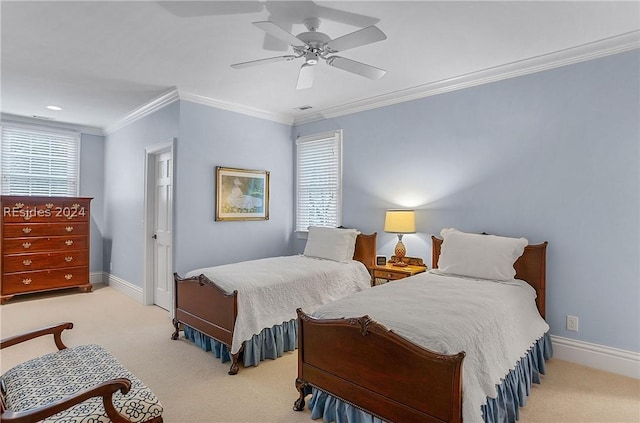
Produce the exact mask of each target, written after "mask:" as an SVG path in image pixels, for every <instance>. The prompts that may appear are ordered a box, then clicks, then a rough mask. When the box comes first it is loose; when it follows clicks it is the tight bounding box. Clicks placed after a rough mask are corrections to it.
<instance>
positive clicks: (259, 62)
mask: <svg viewBox="0 0 640 423" xmlns="http://www.w3.org/2000/svg"><path fill="white" fill-rule="evenodd" d="M297 58H298V56H293V55H287V56H276V57H268V58H266V59H258V60H251V61H249V62H242V63H234V64H233V65H231V67H232V68H234V69H242V68H247V67H249V66H256V65H265V64H267V63H274V62H282V61H284V60H293V59H297Z"/></svg>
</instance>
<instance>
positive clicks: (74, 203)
mask: <svg viewBox="0 0 640 423" xmlns="http://www.w3.org/2000/svg"><path fill="white" fill-rule="evenodd" d="M2 218H3V220H4V222H5V223H18V222H29V223H31V222H73V221H78V222H86V221H88V220H89V202H88V201H86V200H78V199H74V198H69V199H68V200H51V199H47V198H38V199H16V200H14V201H6V200H5V201H3V203H2Z"/></svg>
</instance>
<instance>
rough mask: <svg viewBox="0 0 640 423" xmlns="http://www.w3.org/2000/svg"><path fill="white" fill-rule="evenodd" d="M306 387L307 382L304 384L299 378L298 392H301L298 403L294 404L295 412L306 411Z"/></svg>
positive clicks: (297, 382)
mask: <svg viewBox="0 0 640 423" xmlns="http://www.w3.org/2000/svg"><path fill="white" fill-rule="evenodd" d="M306 387H307V383H306V382H304V381H303V380H301V379H299V378H296V389H297V390H298V392H300V397H299V398H298V399H297V400H296V402H294V403H293V410H294V411H302V410H304V397H305V396H306V394H305V392H304V391H305V388H306Z"/></svg>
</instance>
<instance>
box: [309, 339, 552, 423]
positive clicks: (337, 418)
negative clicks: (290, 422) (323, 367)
mask: <svg viewBox="0 0 640 423" xmlns="http://www.w3.org/2000/svg"><path fill="white" fill-rule="evenodd" d="M552 355H553V348H552V345H551V337H550V336H549V333H546V334H545V335H544V336H543V337H542V338H540V339H539V340H538V342H536V344H535V345H534V346H533V347H531V349H530V350H529V353H528V354H527V355H526V356H525V357H523V358H521V359H520V361H519V362H518V363H517V364H516V367H515V368H514V369H513V370H511V371H510V372H509V373H508V374H507V376H506V377H505V378H504V379H503V381H502V383H501V384H500V385H498V386H497V390H498V397H497V398H488V399H487V403H486V404H485V405H483V406H482V416H483V418H484V421H485V423H513V422H515V421H516V420H518V418H519V408H520V407H523V406H524V405H525V404H526V402H527V396H529V393H530V392H531V383H540V375H541V374H544V373H545V360H548V359H550V358H551V356H552ZM311 392H312V394H313V395H312V397H311V399H310V400H309V409H310V410H311V418H312V419H314V420H315V419H320V418H322V420H323V422H325V423H329V422H336V423H383V420H380V419H378V418H377V417H373V416H372V415H371V414H369V413H366V412H364V411H362V410H360V409H359V408H356V407H354V406H352V405H350V404H347V403H345V402H343V401H340V400H339V399H337V398H335V397H333V396H331V395H329V394H327V393H326V392H323V391H320V390H319V389H315V388H313V389H312V391H311Z"/></svg>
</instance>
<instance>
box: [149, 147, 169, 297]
mask: <svg viewBox="0 0 640 423" xmlns="http://www.w3.org/2000/svg"><path fill="white" fill-rule="evenodd" d="M154 169H155V172H154V174H155V195H154V196H153V197H154V205H153V207H154V230H153V238H154V248H153V290H154V293H153V303H154V304H156V305H158V306H160V307H162V308H164V309H165V310H171V306H172V304H171V300H172V298H171V297H172V292H171V291H172V288H173V285H172V284H173V276H172V270H173V269H172V257H173V255H172V251H171V244H172V235H171V228H172V216H173V213H172V210H173V198H172V192H173V191H172V186H171V184H172V180H173V175H172V172H173V164H172V163H171V152H170V151H167V152H162V153H158V154H156V155H155V158H154Z"/></svg>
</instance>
